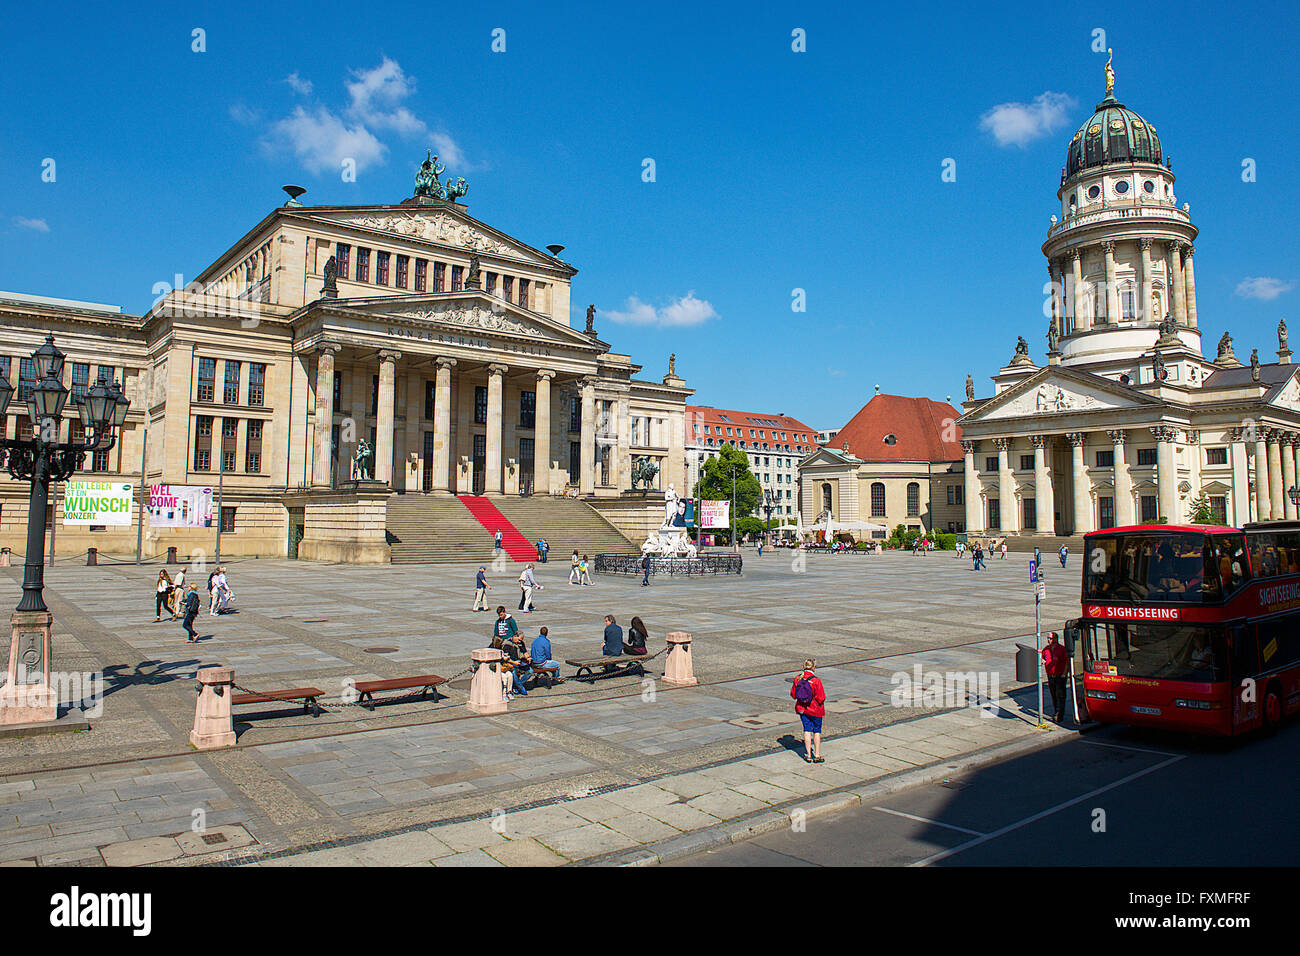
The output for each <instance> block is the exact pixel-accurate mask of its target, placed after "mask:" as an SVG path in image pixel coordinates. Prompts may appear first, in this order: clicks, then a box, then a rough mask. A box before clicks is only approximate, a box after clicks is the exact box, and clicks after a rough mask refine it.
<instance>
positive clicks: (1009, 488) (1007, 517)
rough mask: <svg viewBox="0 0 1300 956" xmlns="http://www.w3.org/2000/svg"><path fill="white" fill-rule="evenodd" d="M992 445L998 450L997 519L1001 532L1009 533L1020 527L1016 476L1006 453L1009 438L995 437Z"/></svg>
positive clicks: (1008, 447)
mask: <svg viewBox="0 0 1300 956" xmlns="http://www.w3.org/2000/svg"><path fill="white" fill-rule="evenodd" d="M993 445H994V447H995V448H997V450H998V521H999V522H1000V523H1001V528H1000V530H1001V531H1002V533H1003V534H1010V533H1011V532H1013V531H1016V530H1018V529H1019V527H1020V522H1019V521H1017V520H1016V478H1015V475H1014V474H1013V473H1012V471H1011V460H1010V456H1009V455H1008V451H1009V450H1010V448H1011V439H1010V438H995V439H993Z"/></svg>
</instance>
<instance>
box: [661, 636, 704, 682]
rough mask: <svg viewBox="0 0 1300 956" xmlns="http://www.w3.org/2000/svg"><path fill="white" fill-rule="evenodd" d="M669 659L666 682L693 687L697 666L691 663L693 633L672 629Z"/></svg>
mask: <svg viewBox="0 0 1300 956" xmlns="http://www.w3.org/2000/svg"><path fill="white" fill-rule="evenodd" d="M666 640H667V641H668V661H667V663H666V664H664V683H665V684H675V685H677V686H678V687H693V686H694V685H695V684H697V683H698V681H696V679H695V668H694V667H693V666H692V665H691V635H690V634H689V633H688V632H687V631H670V632H669V634H668V637H667V638H666Z"/></svg>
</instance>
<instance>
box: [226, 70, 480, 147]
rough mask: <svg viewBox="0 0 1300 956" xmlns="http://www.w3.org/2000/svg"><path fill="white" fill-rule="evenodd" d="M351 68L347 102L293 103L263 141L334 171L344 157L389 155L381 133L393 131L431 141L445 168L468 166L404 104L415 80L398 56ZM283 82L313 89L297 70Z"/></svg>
mask: <svg viewBox="0 0 1300 956" xmlns="http://www.w3.org/2000/svg"><path fill="white" fill-rule="evenodd" d="M349 72H350V73H351V76H352V79H351V80H349V81H347V82H346V83H345V86H346V88H347V93H348V102H347V105H346V106H344V107H343V109H342V110H341V111H335V110H333V109H331V108H330V107H328V106H326V105H324V104H320V103H317V104H315V105H314V106H312V107H310V108H308V107H305V106H297V107H295V108H294V111H293V112H292V113H291V114H290V115H289V116H286V117H285V118H284V119H281V120H278V121H276V122H275V123H273V124H272V125H271V128H270V131H269V134H268V137H267V145H268V146H270V147H272V148H277V147H278V148H285V149H289V150H291V151H292V152H293V153H294V154H296V155H297V156H298V158H299V159H300V160H301V161H302V163H303V165H304V166H306V167H307V169H309V170H311V171H312V172H314V173H324V172H326V171H330V172H336V171H338V169H339V167H340V164H341V163H342V161H343V160H344V159H351V160H353V161H354V162H355V163H356V169H357V172H361V171H362V170H364V169H365V168H366V167H367V166H373V165H381V164H383V163H384V162H385V161H386V160H387V156H388V151H389V149H388V146H387V144H385V143H384V142H383V141H382V140H381V139H380V137H381V136H382V135H384V134H386V133H393V134H396V135H397V136H399V137H401V138H403V139H414V140H419V141H422V142H424V143H427V144H428V145H430V146H432V147H433V148H434V150H435V151H436V152H437V153H438V156H439V157H440V158H441V159H442V161H443V162H444V163H445V164H446V165H447V167H448V169H449V170H452V171H454V172H456V173H461V172H463V171H466V170H468V169H469V168H470V166H469V164H468V163H466V162H465V156H464V153H463V152H462V151H461V149H460V146H459V145H457V143H456V141H455V140H454V139H453V138H452V137H451V136H450V135H449V134H448V133H446V132H444V131H441V130H434V129H431V128H430V127H429V125H428V124H427V123H426V122H425V121H424V120H422V119H420V118H419V117H418V116H416V115H415V114H414V113H413V112H412V111H411V110H410V108H409V107H407V106H406V105H405V101H406V100H408V99H409V98H410V97H411V96H412V95H414V93H415V80H414V79H413V78H412V77H410V76H408V75H407V74H406V73H405V71H403V70H402V67H401V66H400V65H399V64H398V62H397V61H396V60H393V59H391V58H389V57H384V58H383V60H382V61H381V62H380V64H379V65H378V66H376V67H373V68H371V69H363V70H350V71H349ZM285 82H286V83H288V84H289V86H291V87H292V88H293V89H294V91H295V92H297V93H300V94H302V95H304V96H305V95H309V94H310V93H311V91H312V89H313V86H312V83H311V81H310V80H305V79H302V78H301V77H299V76H298V74H297V73H296V72H295V73H291V74H290V75H289V76H287V77H285ZM234 109H235V108H234V107H232V108H231V115H232V116H234V115H235V112H234ZM236 118H237V119H238V117H236Z"/></svg>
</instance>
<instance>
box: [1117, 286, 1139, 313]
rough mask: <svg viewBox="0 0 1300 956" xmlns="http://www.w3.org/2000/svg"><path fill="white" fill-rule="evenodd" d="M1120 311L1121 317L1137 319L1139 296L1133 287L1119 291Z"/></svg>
mask: <svg viewBox="0 0 1300 956" xmlns="http://www.w3.org/2000/svg"><path fill="white" fill-rule="evenodd" d="M1119 310H1120V315H1122V316H1123V317H1124V318H1126V319H1135V318H1137V296H1136V294H1135V293H1134V291H1133V287H1132V286H1126V287H1125V288H1122V289H1120V290H1119Z"/></svg>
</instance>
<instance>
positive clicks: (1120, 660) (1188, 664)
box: [1081, 622, 1228, 684]
mask: <svg viewBox="0 0 1300 956" xmlns="http://www.w3.org/2000/svg"><path fill="white" fill-rule="evenodd" d="M1081 637H1082V638H1083V640H1084V644H1085V648H1086V655H1085V656H1086V658H1087V659H1088V661H1089V663H1088V665H1087V666H1088V668H1089V669H1090V670H1091V671H1092V672H1093V673H1094V674H1116V675H1118V676H1120V677H1153V678H1161V679H1164V680H1177V681H1189V682H1195V683H1201V684H1208V683H1213V682H1216V681H1222V680H1227V676H1228V668H1227V663H1228V657H1227V642H1226V640H1225V635H1224V633H1223V629H1222V628H1219V627H1208V626H1201V625H1186V624H1175V625H1169V624H1122V623H1112V624H1102V623H1096V622H1095V623H1092V625H1091V626H1090V628H1089V629H1088V630H1087V631H1084V632H1082V633H1081Z"/></svg>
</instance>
